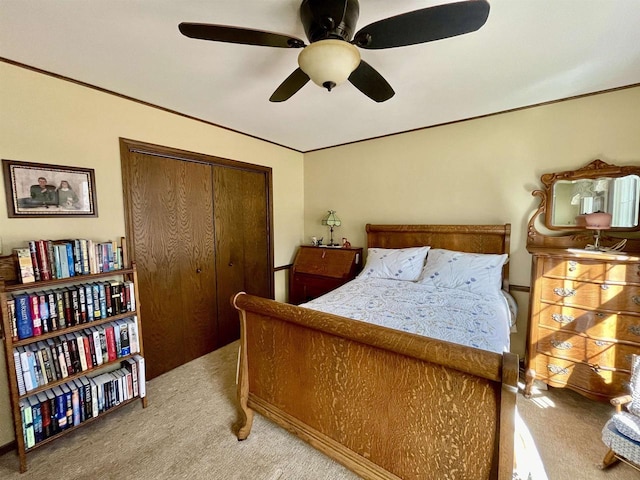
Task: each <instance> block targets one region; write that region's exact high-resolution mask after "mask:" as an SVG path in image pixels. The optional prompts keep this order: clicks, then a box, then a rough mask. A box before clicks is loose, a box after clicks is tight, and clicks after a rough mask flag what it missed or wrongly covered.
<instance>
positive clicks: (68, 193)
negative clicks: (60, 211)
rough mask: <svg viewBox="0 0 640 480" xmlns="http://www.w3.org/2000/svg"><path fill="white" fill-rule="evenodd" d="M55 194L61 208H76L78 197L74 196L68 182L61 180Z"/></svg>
mask: <svg viewBox="0 0 640 480" xmlns="http://www.w3.org/2000/svg"><path fill="white" fill-rule="evenodd" d="M57 192H58V205H60V207H61V208H78V196H77V195H76V194H75V192H74V191H73V189H72V188H71V186H70V185H69V182H68V181H66V180H61V181H60V186H59V187H58V191H57Z"/></svg>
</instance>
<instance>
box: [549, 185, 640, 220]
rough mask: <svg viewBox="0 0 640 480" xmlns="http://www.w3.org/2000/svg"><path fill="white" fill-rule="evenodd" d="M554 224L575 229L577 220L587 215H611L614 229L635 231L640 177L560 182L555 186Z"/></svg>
mask: <svg viewBox="0 0 640 480" xmlns="http://www.w3.org/2000/svg"><path fill="white" fill-rule="evenodd" d="M552 205H553V212H552V225H553V226H555V227H572V226H576V217H577V216H578V215H583V214H587V213H594V212H607V213H610V214H611V216H612V217H611V227H614V228H615V227H619V228H633V227H637V226H638V222H639V218H640V211H639V210H640V177H639V176H638V175H627V176H624V177H617V178H612V177H600V178H581V179H576V180H558V181H556V182H555V184H554V185H553V202H552Z"/></svg>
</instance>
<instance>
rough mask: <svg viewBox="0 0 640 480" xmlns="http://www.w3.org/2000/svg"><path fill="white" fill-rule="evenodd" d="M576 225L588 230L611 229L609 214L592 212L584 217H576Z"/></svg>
mask: <svg viewBox="0 0 640 480" xmlns="http://www.w3.org/2000/svg"><path fill="white" fill-rule="evenodd" d="M576 224H577V225H578V226H579V227H583V228H586V229H588V230H607V229H609V228H611V214H610V213H606V212H594V213H588V214H586V215H578V216H577V217H576Z"/></svg>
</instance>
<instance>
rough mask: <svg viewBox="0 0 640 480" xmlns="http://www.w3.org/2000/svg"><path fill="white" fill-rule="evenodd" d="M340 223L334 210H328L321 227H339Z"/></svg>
mask: <svg viewBox="0 0 640 480" xmlns="http://www.w3.org/2000/svg"><path fill="white" fill-rule="evenodd" d="M341 223H342V222H340V219H339V218H338V216H337V215H336V212H335V210H329V214H328V215H327V216H326V217H325V218H324V219H323V220H322V224H323V225H328V226H330V227H339V226H340V224H341Z"/></svg>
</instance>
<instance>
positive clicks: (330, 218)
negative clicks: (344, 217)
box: [322, 210, 342, 247]
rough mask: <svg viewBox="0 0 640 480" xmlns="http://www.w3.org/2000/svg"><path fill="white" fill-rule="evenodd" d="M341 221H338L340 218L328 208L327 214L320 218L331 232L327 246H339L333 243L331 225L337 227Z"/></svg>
mask: <svg viewBox="0 0 640 480" xmlns="http://www.w3.org/2000/svg"><path fill="white" fill-rule="evenodd" d="M341 223H342V222H340V219H339V218H338V216H337V215H336V212H335V210H329V214H328V215H327V216H326V217H325V218H324V219H323V220H322V225H328V226H329V232H331V238H330V239H329V244H328V245H327V246H329V247H338V246H339V245H338V244H336V243H333V227H339V226H340V224H341Z"/></svg>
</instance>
